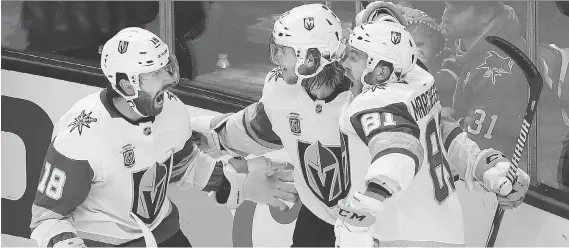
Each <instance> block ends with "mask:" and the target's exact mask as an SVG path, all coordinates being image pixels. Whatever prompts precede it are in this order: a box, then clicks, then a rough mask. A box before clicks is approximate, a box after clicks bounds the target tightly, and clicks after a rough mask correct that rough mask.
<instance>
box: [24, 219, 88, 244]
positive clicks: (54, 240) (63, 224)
mask: <svg viewBox="0 0 569 248" xmlns="http://www.w3.org/2000/svg"><path fill="white" fill-rule="evenodd" d="M30 238H31V239H33V240H35V241H36V242H37V243H38V247H87V246H85V243H84V242H83V239H81V238H80V237H79V236H78V235H77V231H75V228H74V227H73V225H71V223H69V222H68V221H66V220H56V219H50V220H45V221H44V222H42V223H41V224H40V225H39V226H38V227H36V228H35V229H34V230H33V231H32V234H31V235H30Z"/></svg>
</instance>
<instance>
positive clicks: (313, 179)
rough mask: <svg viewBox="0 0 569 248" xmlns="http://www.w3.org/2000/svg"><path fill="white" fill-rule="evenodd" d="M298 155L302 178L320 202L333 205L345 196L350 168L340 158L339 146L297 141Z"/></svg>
mask: <svg viewBox="0 0 569 248" xmlns="http://www.w3.org/2000/svg"><path fill="white" fill-rule="evenodd" d="M298 155H299V160H300V166H301V168H302V175H303V177H304V180H305V182H306V184H307V185H308V187H309V188H310V191H312V193H313V194H314V195H315V196H316V197H317V198H318V199H319V200H320V201H321V202H323V203H324V204H326V206H328V207H333V206H336V205H337V204H338V201H339V200H341V199H344V198H345V197H346V196H347V194H348V192H349V190H350V187H351V180H350V172H349V170H350V168H349V167H347V166H346V164H345V163H344V162H343V160H342V150H341V147H339V146H326V145H323V144H322V143H320V141H317V142H316V143H308V142H304V141H298Z"/></svg>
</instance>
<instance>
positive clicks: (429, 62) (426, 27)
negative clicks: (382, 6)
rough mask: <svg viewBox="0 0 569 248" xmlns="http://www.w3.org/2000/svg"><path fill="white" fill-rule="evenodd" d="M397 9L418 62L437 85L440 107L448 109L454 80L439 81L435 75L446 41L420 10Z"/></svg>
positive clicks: (436, 26)
mask: <svg viewBox="0 0 569 248" xmlns="http://www.w3.org/2000/svg"><path fill="white" fill-rule="evenodd" d="M398 7H399V8H400V9H401V10H402V11H403V17H405V20H406V22H407V29H408V30H409V31H410V32H411V35H412V36H413V39H414V40H415V43H416V44H417V47H418V48H419V51H420V53H419V62H421V63H423V64H424V65H426V67H427V68H428V69H429V71H430V72H431V73H432V74H434V76H435V83H436V84H437V88H438V92H439V99H440V101H441V105H442V106H447V107H450V106H451V104H452V95H453V93H454V88H455V85H456V82H455V80H454V78H450V79H444V78H442V79H439V78H437V75H438V74H437V73H436V72H438V71H439V70H440V69H441V63H442V59H443V58H445V56H446V54H443V48H445V46H446V39H445V37H444V36H443V33H442V30H441V27H440V25H439V24H438V23H437V21H436V20H435V19H433V18H432V17H430V16H428V15H427V14H426V13H425V12H423V11H421V10H418V9H413V8H409V7H405V6H401V5H398ZM419 62H418V63H419ZM445 83H446V84H445Z"/></svg>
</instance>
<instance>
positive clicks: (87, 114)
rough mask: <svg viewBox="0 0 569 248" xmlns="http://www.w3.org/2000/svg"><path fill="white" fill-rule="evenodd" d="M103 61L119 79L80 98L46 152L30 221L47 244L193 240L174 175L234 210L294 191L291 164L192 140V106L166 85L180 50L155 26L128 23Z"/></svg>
mask: <svg viewBox="0 0 569 248" xmlns="http://www.w3.org/2000/svg"><path fill="white" fill-rule="evenodd" d="M101 68H102V70H103V72H104V74H105V76H106V77H107V78H108V79H109V81H110V83H111V84H110V85H111V87H108V88H107V89H104V90H102V91H100V92H98V93H95V94H92V95H90V96H87V97H85V98H83V99H82V100H80V101H78V102H77V103H76V104H75V105H74V106H73V107H72V108H71V109H70V110H69V111H68V112H67V113H66V114H65V115H64V116H63V117H62V118H61V119H60V121H59V122H58V124H57V126H56V130H55V132H54V135H55V136H54V138H53V140H52V143H51V145H50V146H49V148H48V150H47V154H46V158H45V162H44V168H43V170H42V172H41V173H42V174H41V179H40V183H39V185H38V188H37V194H36V198H35V201H34V205H33V207H32V220H31V224H30V227H31V229H32V234H31V238H32V239H34V240H35V241H37V243H38V245H39V246H40V247H84V246H107V247H109V246H138V247H141V246H142V247H143V246H155V245H158V246H160V247H162V246H168V247H188V246H191V244H190V242H189V241H188V239H187V238H186V236H185V235H184V234H183V233H182V231H181V230H180V224H179V215H178V209H177V208H176V206H175V205H174V204H173V203H172V202H171V201H170V199H169V198H168V196H167V193H168V187H169V184H172V183H173V184H177V185H180V186H182V187H188V188H194V189H198V190H203V191H207V192H212V194H213V195H214V197H215V199H216V200H217V202H218V203H220V204H225V205H226V206H227V207H229V208H232V209H234V208H236V207H237V206H239V204H241V202H243V201H244V200H247V199H249V200H252V201H256V202H260V203H265V204H269V205H273V206H277V207H283V206H284V207H286V205H285V203H284V202H282V201H281V200H280V199H283V200H287V201H290V200H294V199H295V198H296V195H295V194H296V193H295V190H294V186H293V185H290V183H289V182H292V179H293V175H292V171H291V170H290V169H286V168H284V167H285V166H286V163H284V162H283V163H278V161H272V162H271V161H269V160H266V159H263V158H260V159H255V160H250V161H246V160H239V159H232V160H230V161H229V162H228V163H224V162H221V161H216V160H214V159H212V158H211V157H209V156H207V155H205V153H203V152H202V151H200V150H199V149H198V148H197V146H196V145H195V144H193V142H192V141H191V140H190V137H191V133H192V130H191V127H190V116H189V113H188V110H187V108H186V106H185V105H184V104H183V103H182V102H181V101H180V100H179V99H178V98H177V97H176V96H175V95H174V94H172V93H171V92H170V91H168V89H169V88H171V87H172V86H174V85H175V84H176V83H177V82H178V81H179V74H178V65H177V61H176V58H175V57H174V56H173V55H171V52H170V51H169V49H168V46H167V45H166V44H165V43H164V42H162V41H161V40H160V39H159V38H158V37H157V36H156V35H154V34H153V33H151V32H149V31H147V30H144V29H140V28H126V29H123V30H121V31H120V32H119V33H118V34H116V35H115V36H114V37H113V38H111V39H110V40H109V41H107V42H106V44H105V45H104V47H103V50H102V57H101ZM251 166H254V167H255V168H252V167H251ZM143 237H144V239H143Z"/></svg>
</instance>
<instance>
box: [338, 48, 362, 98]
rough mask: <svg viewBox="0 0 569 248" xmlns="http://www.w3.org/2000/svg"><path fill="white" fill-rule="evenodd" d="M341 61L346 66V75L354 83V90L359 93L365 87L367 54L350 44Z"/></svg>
mask: <svg viewBox="0 0 569 248" xmlns="http://www.w3.org/2000/svg"><path fill="white" fill-rule="evenodd" d="M341 61H342V66H343V67H344V75H345V76H346V77H348V78H349V79H350V80H351V81H352V82H353V83H354V84H353V87H352V91H354V92H355V93H356V94H359V93H360V92H361V90H362V87H363V84H362V82H361V78H362V74H363V73H364V71H365V69H366V68H367V55H366V54H365V53H363V52H360V51H358V50H356V49H354V48H351V47H350V46H348V47H347V48H346V50H345V52H344V55H343V58H342V60H341Z"/></svg>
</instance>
